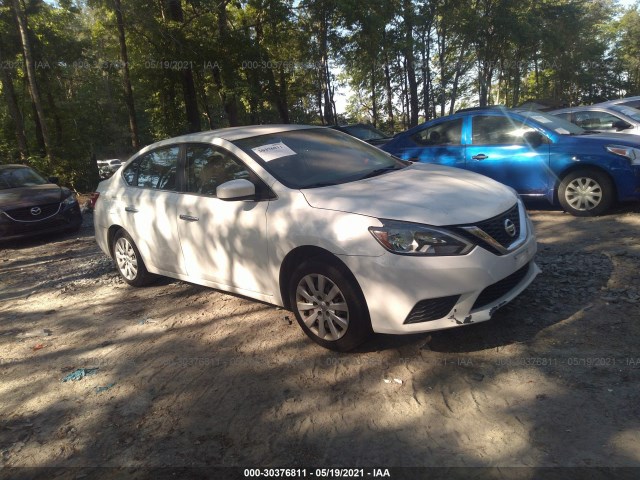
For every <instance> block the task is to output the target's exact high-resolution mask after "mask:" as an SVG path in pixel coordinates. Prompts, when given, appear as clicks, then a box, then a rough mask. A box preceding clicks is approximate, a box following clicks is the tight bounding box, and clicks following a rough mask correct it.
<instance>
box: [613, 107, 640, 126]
mask: <svg viewBox="0 0 640 480" xmlns="http://www.w3.org/2000/svg"><path fill="white" fill-rule="evenodd" d="M611 110H614V111H616V112H620V113H622V114H623V115H626V116H627V117H629V118H633V119H634V120H636V121H638V122H640V110H638V109H637V108H633V107H626V106H624V105H613V106H612V107H611Z"/></svg>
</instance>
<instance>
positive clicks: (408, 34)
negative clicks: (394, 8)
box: [403, 0, 420, 127]
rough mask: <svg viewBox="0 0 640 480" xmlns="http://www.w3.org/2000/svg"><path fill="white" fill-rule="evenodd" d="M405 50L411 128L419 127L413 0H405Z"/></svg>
mask: <svg viewBox="0 0 640 480" xmlns="http://www.w3.org/2000/svg"><path fill="white" fill-rule="evenodd" d="M403 10H404V28H405V48H404V56H405V59H406V61H407V80H408V82H409V107H410V112H409V126H410V127H415V126H416V125H418V115H419V112H418V108H419V103H420V102H419V101H418V82H417V81H416V68H415V58H414V55H413V43H414V40H413V3H412V2H411V0H403Z"/></svg>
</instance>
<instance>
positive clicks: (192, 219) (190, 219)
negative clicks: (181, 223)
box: [180, 215, 200, 222]
mask: <svg viewBox="0 0 640 480" xmlns="http://www.w3.org/2000/svg"><path fill="white" fill-rule="evenodd" d="M180 220H186V221H187V222H197V221H198V220H200V219H199V218H198V217H193V216H191V215H180Z"/></svg>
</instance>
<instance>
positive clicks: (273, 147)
mask: <svg viewBox="0 0 640 480" xmlns="http://www.w3.org/2000/svg"><path fill="white" fill-rule="evenodd" d="M251 150H253V151H254V152H255V153H256V155H258V156H259V157H260V158H261V159H263V160H264V161H265V162H270V161H271V160H275V159H276V158H280V157H288V156H289V155H295V154H296V152H294V151H293V150H291V149H290V148H289V147H287V146H286V145H285V144H284V143H282V142H278V143H270V144H269V145H262V146H261V147H256V148H252V149H251Z"/></svg>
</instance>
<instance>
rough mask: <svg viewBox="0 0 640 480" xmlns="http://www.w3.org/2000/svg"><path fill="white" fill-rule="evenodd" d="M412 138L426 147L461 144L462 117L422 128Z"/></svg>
mask: <svg viewBox="0 0 640 480" xmlns="http://www.w3.org/2000/svg"><path fill="white" fill-rule="evenodd" d="M411 138H412V139H413V140H414V141H415V142H416V143H417V144H418V145H424V146H425V147H435V146H439V145H440V146H445V145H448V146H453V145H460V144H461V143H462V119H461V118H458V119H455V120H450V121H447V122H441V123H438V124H437V125H433V126H431V127H429V128H425V129H424V130H420V131H419V132H418V133H416V134H415V135H413V136H412V137H411Z"/></svg>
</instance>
